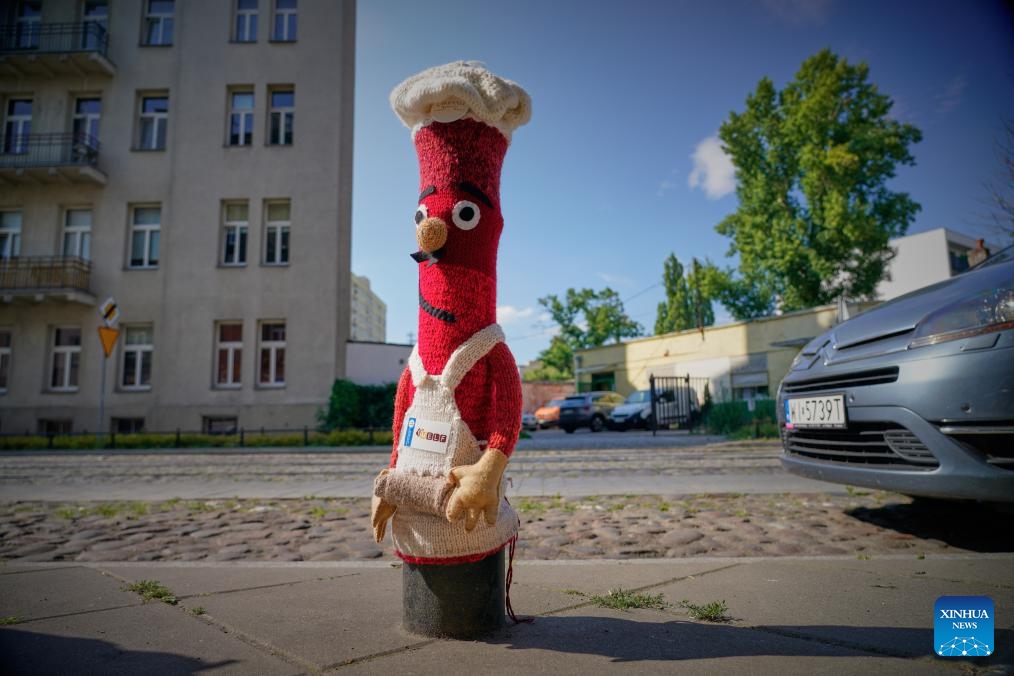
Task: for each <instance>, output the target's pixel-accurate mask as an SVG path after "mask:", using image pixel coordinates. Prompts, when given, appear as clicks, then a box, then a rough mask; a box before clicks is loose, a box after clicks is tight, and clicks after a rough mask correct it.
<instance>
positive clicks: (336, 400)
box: [317, 378, 398, 432]
mask: <svg viewBox="0 0 1014 676" xmlns="http://www.w3.org/2000/svg"><path fill="white" fill-rule="evenodd" d="M397 391H398V384H397V383H388V384H386V385H357V384H355V383H353V382H351V381H349V380H344V379H341V378H339V379H338V380H336V381H334V385H332V386H331V396H330V398H329V399H328V405H327V408H326V409H322V410H320V411H317V422H319V423H320V427H321V429H322V430H324V431H327V432H330V431H331V430H336V429H341V428H344V427H363V428H368V427H374V428H380V429H386V428H388V427H390V426H391V420H393V419H394V397H395V394H396V393H397Z"/></svg>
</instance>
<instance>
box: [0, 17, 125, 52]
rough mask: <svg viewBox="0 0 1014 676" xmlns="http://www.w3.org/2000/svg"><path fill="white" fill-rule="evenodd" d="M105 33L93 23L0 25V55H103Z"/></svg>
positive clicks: (100, 26) (105, 44)
mask: <svg viewBox="0 0 1014 676" xmlns="http://www.w3.org/2000/svg"><path fill="white" fill-rule="evenodd" d="M108 49H109V33H107V32H106V29H105V28H103V27H102V25H101V24H98V23H95V22H94V21H86V22H83V23H41V24H7V25H4V26H0V54H24V53H25V52H30V53H35V54H67V53H70V52H96V53H98V54H101V55H102V56H106V51H107V50H108Z"/></svg>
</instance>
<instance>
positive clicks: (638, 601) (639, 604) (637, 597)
mask: <svg viewBox="0 0 1014 676" xmlns="http://www.w3.org/2000/svg"><path fill="white" fill-rule="evenodd" d="M590 600H591V602H592V603H594V604H595V605H597V606H599V607H601V608H615V609H617V610H630V609H631V608H653V609H655V610H665V609H666V608H668V607H669V603H668V602H667V601H666V600H665V599H664V598H663V597H662V594H636V593H634V592H632V591H627V590H625V589H610V590H609V593H607V594H606V595H605V596H592V597H591V599H590Z"/></svg>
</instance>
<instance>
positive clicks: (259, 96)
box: [0, 0, 355, 433]
mask: <svg viewBox="0 0 1014 676" xmlns="http://www.w3.org/2000/svg"><path fill="white" fill-rule="evenodd" d="M257 4H258V8H257V13H258V34H257V38H256V41H254V42H247V43H241V42H236V41H235V37H236V36H235V34H234V31H235V22H236V16H235V14H234V11H235V10H234V8H235V6H236V3H235V2H200V1H196V0H177V1H176V2H175V3H174V7H173V15H172V19H173V37H172V44H171V45H161V46H147V45H143V44H142V43H143V42H144V41H145V32H144V26H145V21H146V18H147V17H145V12H146V9H147V7H148V4H147V3H146V2H142V0H112V2H110V3H109V10H108V34H109V49H108V53H107V58H108V61H109V62H111V64H113V66H114V71H115V72H113V73H112V74H109V75H103V74H92V73H84V72H75V71H73V70H69V69H68V71H67V72H62V71H54V70H53V68H50V69H49V70H50V71H52V72H51V74H50V75H36V74H35V73H34V71H33V70H32V63H31V62H30V61H27V60H26V59H24V58H22V57H18V56H10V55H7V56H6V58H5V59H4V61H3V63H2V64H0V98H2V99H3V100H4V102H5V110H6V102H7V101H9V100H10V99H11V98H14V97H24V98H31V99H32V101H33V109H32V120H31V124H32V128H31V132H32V134H37V133H53V132H66V131H69V130H70V125H71V118H72V116H73V106H74V101H75V99H76V97H79V96H81V95H84V94H87V95H88V96H93V97H96V98H100V99H101V118H100V119H101V121H100V125H99V138H100V140H101V147H100V150H99V154H98V160H97V163H96V165H95V169H96V171H97V173H98V174H99V178H98V179H92V180H87V177H85V178H81V177H80V176H78V175H77V174H73V173H71V174H69V178H68V174H67V173H66V172H62V171H59V170H58V171H55V172H54V171H53V170H50V173H49V177H47V175H46V174H45V173H39V172H36V173H35V174H32V173H31V171H27V170H26V171H25V172H22V173H20V174H19V173H18V172H17V171H13V172H11V171H4V172H3V173H0V179H2V180H3V183H2V184H0V210H15V211H20V212H21V220H22V227H21V246H20V256H21V257H36V256H38V257H42V256H47V257H60V256H62V254H63V249H62V244H61V242H62V239H63V229H64V214H65V213H66V211H67V210H68V209H74V208H81V209H89V210H90V211H91V223H92V225H91V233H90V234H91V252H90V258H91V271H90V279H89V280H88V282H87V288H86V289H85V292H84V293H73V294H72V293H64V292H63V290H57V291H53V290H45V289H43V290H39V289H34V290H33V289H25V288H22V287H23V285H20V286H19V285H18V284H16V283H11V282H4V283H3V284H4V286H3V287H2V288H0V296H2V301H3V302H2V303H0V329H4V330H7V331H9V332H10V334H11V353H10V372H9V377H8V386H7V389H6V392H5V393H3V394H2V395H0V432H3V433H10V432H24V431H26V430H27V431H30V432H35V431H37V430H38V429H40V426H43V425H45V424H46V423H45V422H44V421H47V420H50V421H64V422H65V424H67V425H69V426H70V428H71V429H72V430H73V431H86V430H91V431H94V430H95V429H96V426H97V424H98V405H99V393H100V383H101V369H102V368H103V366H105V368H106V369H107V377H108V381H107V387H106V397H105V415H104V416H103V421H102V422H103V427H104V428H105V429H107V430H108V429H109V426H110V425H111V424H112V422H113V420H114V419H119V418H128V419H141V418H143V419H144V422H143V425H144V428H145V429H149V430H167V429H175V428H181V429H184V430H199V429H201V428H202V427H206V426H207V423H208V419H209V418H215V417H221V418H225V419H234V421H235V422H236V424H238V425H239V426H254V425H256V426H258V427H261V426H263V427H265V428H284V427H289V426H292V427H302V426H303V425H313V424H314V413H315V411H316V410H317V409H318V408H319V407H321V406H323V405H324V404H325V403H326V401H327V397H328V393H329V392H330V389H331V384H332V382H333V380H334V379H335V378H336V377H343V376H344V373H345V345H346V340H347V338H348V332H349V327H348V317H349V311H348V299H349V294H350V291H349V289H350V282H349V274H350V273H349V267H350V243H351V242H350V240H351V224H350V221H351V172H352V115H353V84H354V72H355V68H354V65H355V64H354V55H355V4H354V2H353V1H352V0H343V1H342V2H331V1H329V0H302V1H301V2H299V4H298V15H297V17H298V18H297V21H298V24H297V25H298V30H297V32H296V39H295V40H294V41H277V40H273V39H271V37H272V36H271V32H272V24H273V21H272V18H273V12H274V7H275V5H274V3H273V2H270V1H269V0H260V1H259V3H257ZM79 5H80V3H77V2H74V1H72V0H47V1H46V2H44V3H43V5H42V12H43V15H42V24H43V26H45V25H46V24H49V23H63V22H67V23H72V22H80V20H81V19H80V17H79V16H78V15H77V12H78V11H79V10H78V6H79ZM4 66H5V67H4ZM78 70H80V69H78ZM237 90H238V91H240V92H249V93H252V94H253V106H252V108H251V109H250V112H252V138H251V140H250V143H249V144H245V145H231V144H230V140H231V139H230V133H229V131H230V130H229V119H230V108H231V103H232V102H233V97H232V94H233V93H234V92H235V91H237ZM275 91H292V92H293V95H294V106H292V115H293V119H294V124H293V135H292V142H291V143H284V144H270V143H268V140H269V134H270V119H271V118H272V115H271V112H270V111H269V105H270V101H271V100H272V97H271V93H272V92H275ZM146 96H152V97H156V98H157V97H167V98H168V115H167V116H166V123H167V125H166V133H165V137H166V141H165V144H164V149H157V150H138V149H137V148H138V146H139V145H140V144H141V139H140V133H141V131H140V125H141V122H140V120H139V117H140V116H141V113H140V111H139V108H140V106H141V101H142V99H143V98H145V97H146ZM0 166H4V165H3V162H2V161H0ZM82 173H83V172H82ZM50 178H51V179H52V180H49V179H50ZM103 179H104V180H103ZM229 205H242V206H245V207H246V211H247V213H246V221H245V226H244V227H245V228H246V245H245V246H246V251H245V257H244V259H243V260H240V259H239V257H238V255H237V253H236V251H237V250H236V249H231V251H230V252H227V251H226V249H227V246H228V245H227V244H226V239H225V220H226V213H227V210H226V207H227V206H229ZM269 205H283V206H284V205H287V206H288V211H289V214H288V223H287V226H286V227H288V233H289V234H288V237H289V240H288V245H287V249H288V255H287V260H284V259H283V257H282V256H280V255H279V254H280V248H279V247H278V244H279V240H277V239H276V240H275V250H274V251H275V258H274V260H268V257H267V249H268V235H269V234H274V235H277V234H278V232H279V230H278V229H275V230H271V231H270V232H269V228H268V224H267V212H268V207H269ZM148 207H155V208H157V209H158V210H159V211H158V212H157V213H158V216H159V225H158V231H159V236H160V242H159V247H158V248H159V252H158V262H157V264H156V265H150V266H137V265H135V262H136V260H132V259H133V258H134V255H133V253H132V240H133V239H134V238H133V236H132V230H135V228H134V226H133V223H134V221H135V220H137V219H138V211H137V210H138V209H144V208H148ZM282 211H284V209H282ZM144 213H149V214H150V213H154V212H144ZM278 213H280V212H279V211H277V210H275V211H272V214H274V216H277V215H278ZM276 220H277V219H276ZM274 225H275V226H277V224H274ZM279 227H280V226H279ZM230 256H231V260H230ZM273 263H274V264H273ZM110 296H111V297H114V298H115V299H116V302H117V304H118V306H119V311H120V318H119V328H120V329H121V330H122V329H131V328H135V329H140V331H139V334H141V335H145V334H146V335H148V336H150V343H149V345H150V378H149V379H148V382H147V383H146V384H144V383H142V384H141V385H140V386H135V387H131V385H136V383H130V382H127V381H129V380H130V378H131V377H135V379H136V376H137V369H136V368H134V367H132V366H131V365H130V364H128V363H127V360H128V359H133V354H132V353H131V350H130V349H127V348H125V345H124V336H125V332H122V331H121V335H120V339H119V341H118V343H117V345H116V348H115V349H114V352H113V354H112V356H111V357H110V358H109V359H108V362H109V363H107V364H105V363H104V361H103V357H102V348H101V346H100V342H99V336H98V333H97V328H98V327H99V326H100V324H101V321H100V319H101V318H100V316H99V312H98V304H100V303H101V302H102V300H103V299H105V298H106V297H110ZM222 322H227V323H234V324H236V325H238V326H240V327H241V332H240V335H239V336H238V337H237V338H238V339H237V340H236V341H235V345H234V346H233V347H234V348H235V350H238V352H237V351H235V350H234V352H233V354H234V356H235V361H234V362H233V364H234V371H235V373H232V374H229V375H228V376H226V377H225V378H224V380H225V381H226V382H225V383H223V382H222V380H223V379H222V378H221V377H220V375H221V371H220V369H219V364H218V355H219V347H220V346H219V345H218V342H217V341H218V339H219V338H221V337H222V335H223V334H222V333H221V332H220V323H222ZM266 323H272V324H275V325H284V330H283V331H282V333H281V334H279V333H278V332H277V331H275V332H274V335H265V333H264V326H263V325H264V324H266ZM60 327H70V328H72V329H74V330H79V331H80V337H81V338H80V350H79V353H78V364H79V365H78V372H77V375H76V379H75V381H76V383H75V387H73V388H69V391H55V390H54V388H53V387H52V382H53V377H54V373H53V370H54V347H53V346H54V339H55V331H56V329H57V328H60ZM281 336H284V339H283V340H282V341H280V342H277V343H274V344H271V343H269V344H268V345H267V346H265V344H264V343H263V341H262V338H272V339H278V338H280V337H281ZM265 350H266V351H267V352H270V354H268V355H267V357H268V359H267V362H264V366H266V367H267V371H268V378H267V380H268V382H262V380H264V378H263V376H264V369H262V368H261V366H262V359H263V358H264V357H265ZM272 357H273V358H274V363H273V365H274V370H272ZM279 371H284V373H283V374H280V373H279ZM272 373H273V374H274V375H273V377H272ZM279 375H282V377H281V382H277V381H278V380H279V377H278V376H279ZM142 380H143V379H142Z"/></svg>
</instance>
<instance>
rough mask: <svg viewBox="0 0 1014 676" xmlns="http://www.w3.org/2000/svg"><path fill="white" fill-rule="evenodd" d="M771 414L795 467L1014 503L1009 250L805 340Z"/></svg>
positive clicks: (847, 480)
mask: <svg viewBox="0 0 1014 676" xmlns="http://www.w3.org/2000/svg"><path fill="white" fill-rule="evenodd" d="M778 418H779V423H780V426H781V434H782V443H783V447H784V453H783V455H782V464H783V465H784V466H785V468H786V469H788V470H789V471H790V472H792V473H794V474H799V475H801V476H805V477H810V478H813V479H820V480H823V481H831V482H835V483H843V484H851V485H855V486H866V487H870V488H881V489H885V490H890V491H896V492H899V493H905V494H908V495H914V496H926V497H937V498H955V499H972V500H982V501H989V502H1014V247H1012V248H1007V249H1005V250H1003V251H1001V252H999V253H997V254H996V255H995V256H993V257H992V258H990V259H988V260H987V261H986V262H984V263H982V264H981V265H979V266H978V267H976V268H974V269H972V270H969V271H967V272H965V273H963V274H960V275H958V276H956V277H952V278H950V279H948V280H945V281H943V282H940V283H938V284H934V285H932V286H929V287H926V288H924V289H920V290H918V291H914V292H912V293H910V294H907V295H905V296H901V297H900V298H896V299H894V300H892V301H890V302H888V303H884V304H883V305H880V306H878V307H876V308H874V309H872V310H870V311H868V312H865V313H863V314H861V315H858V316H857V317H855V318H853V319H851V320H848V321H846V322H843V323H841V324H839V325H838V326H835V327H834V328H832V329H831V330H830V331H828V332H827V333H825V334H823V335H821V336H818V337H817V338H814V339H813V340H811V341H810V342H809V343H808V344H807V345H806V346H805V347H804V348H803V350H802V351H801V352H800V354H799V355H798V356H797V357H796V359H795V361H794V362H793V363H792V367H791V368H790V370H789V374H788V375H787V376H786V377H785V378H784V379H783V380H782V382H781V385H780V386H779V388H778Z"/></svg>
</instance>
